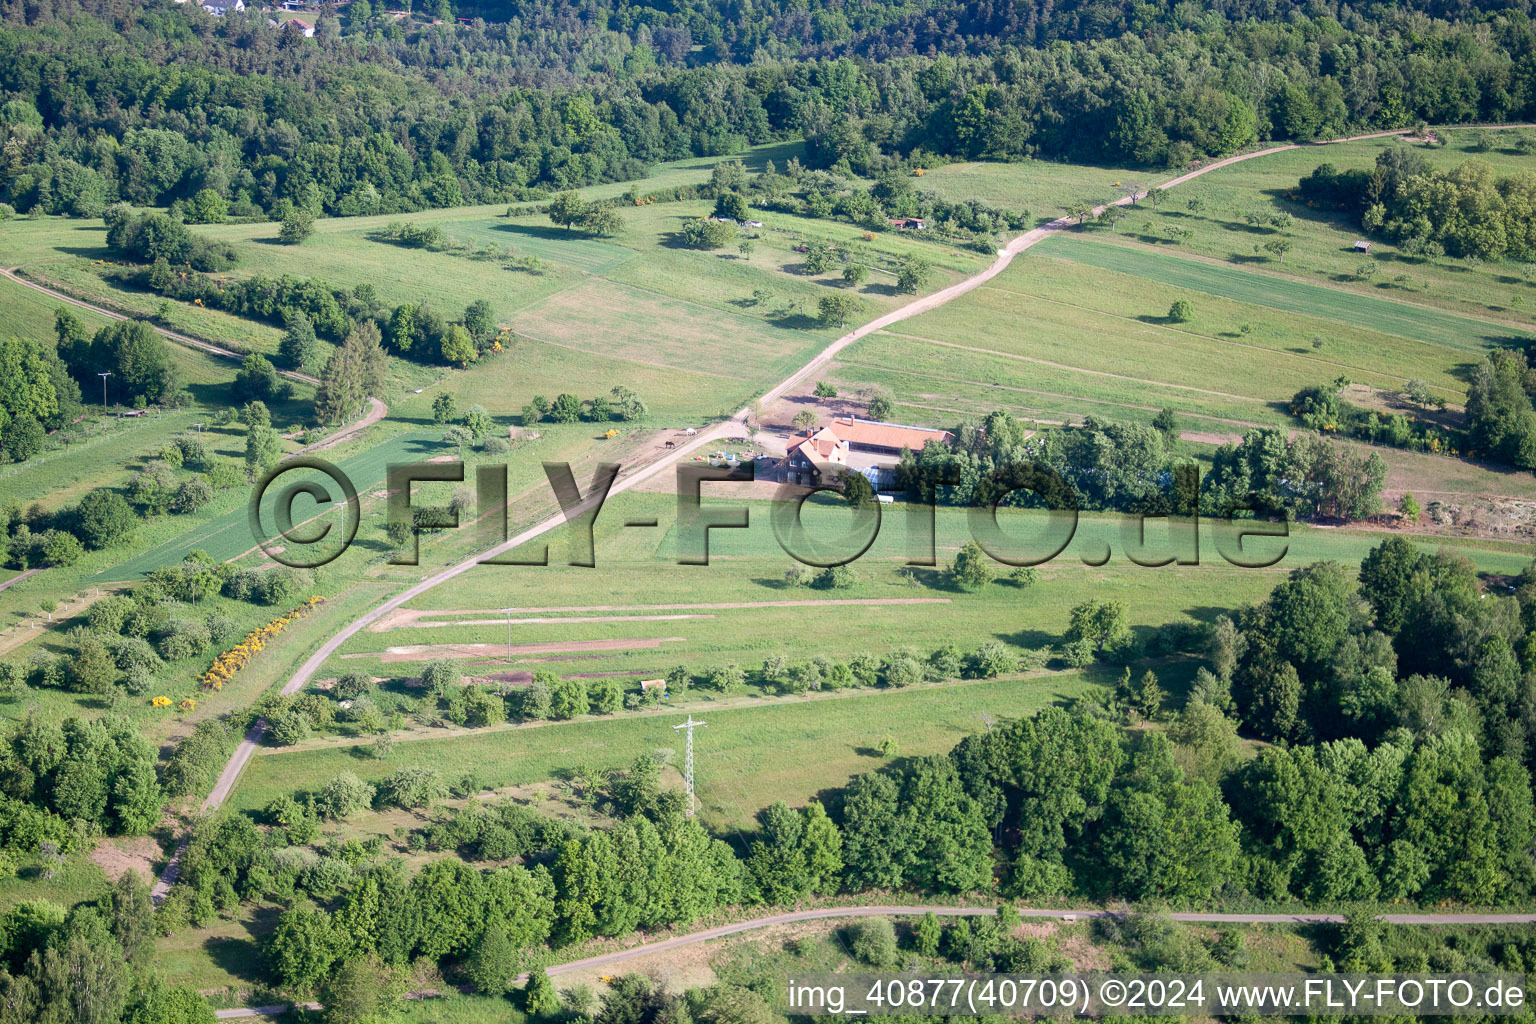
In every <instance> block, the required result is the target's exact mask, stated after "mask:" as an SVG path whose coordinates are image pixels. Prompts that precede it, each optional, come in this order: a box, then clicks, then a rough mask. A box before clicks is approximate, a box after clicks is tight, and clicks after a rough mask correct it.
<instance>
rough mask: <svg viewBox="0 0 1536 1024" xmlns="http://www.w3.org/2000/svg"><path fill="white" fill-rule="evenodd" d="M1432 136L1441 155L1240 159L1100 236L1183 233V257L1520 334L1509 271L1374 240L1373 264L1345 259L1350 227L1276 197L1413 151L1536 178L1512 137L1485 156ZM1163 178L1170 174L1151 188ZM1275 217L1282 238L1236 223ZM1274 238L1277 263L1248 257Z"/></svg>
mask: <svg viewBox="0 0 1536 1024" xmlns="http://www.w3.org/2000/svg"><path fill="white" fill-rule="evenodd" d="M1525 131H1526V132H1527V133H1529V132H1530V131H1531V129H1525ZM1440 135H1441V137H1442V138H1444V139H1445V140H1446V144H1445V145H1444V146H1438V147H1435V146H1424V145H1423V144H1422V143H1410V142H1402V141H1399V140H1396V139H1371V140H1367V141H1362V142H1349V143H1337V144H1332V145H1327V146H1302V147H1300V148H1298V149H1294V150H1289V151H1286V152H1284V153H1275V154H1272V155H1270V156H1263V157H1258V158H1256V159H1253V160H1245V161H1242V162H1240V163H1236V164H1232V165H1230V166H1227V167H1222V168H1218V169H1217V170H1214V171H1211V172H1210V173H1209V174H1206V175H1203V176H1201V177H1199V178H1197V179H1195V180H1193V181H1190V182H1187V183H1185V184H1183V185H1180V186H1178V187H1177V188H1175V189H1170V190H1169V192H1168V197H1167V199H1166V200H1165V201H1164V202H1162V203H1161V205H1160V206H1159V207H1158V208H1157V209H1156V210H1154V209H1153V208H1152V207H1151V205H1150V204H1149V203H1147V202H1145V201H1143V202H1141V203H1139V204H1137V206H1136V207H1135V209H1134V210H1133V211H1132V212H1131V213H1130V214H1129V215H1128V216H1127V217H1126V218H1125V219H1124V220H1123V221H1122V222H1121V225H1120V228H1119V231H1118V233H1116V234H1115V235H1111V234H1110V233H1109V232H1107V231H1100V232H1099V234H1100V236H1101V237H1102V238H1103V240H1105V241H1109V242H1113V243H1115V244H1119V245H1131V246H1157V247H1164V246H1172V245H1173V244H1174V235H1173V232H1174V231H1178V230H1188V231H1191V232H1192V233H1193V234H1192V236H1191V238H1190V240H1189V242H1188V243H1187V244H1185V245H1184V246H1183V248H1185V249H1187V250H1188V251H1189V252H1191V253H1194V254H1196V255H1199V256H1205V257H1209V258H1213V259H1218V260H1221V261H1223V262H1231V263H1237V264H1241V265H1243V266H1244V267H1245V268H1246V269H1248V270H1251V271H1258V272H1259V273H1261V274H1263V275H1265V276H1266V277H1269V276H1277V277H1290V278H1299V279H1302V280H1310V281H1316V282H1320V283H1326V284H1327V285H1329V286H1330V287H1335V288H1340V289H1343V290H1345V291H1349V292H1354V293H1357V294H1361V295H1375V296H1382V297H1387V298H1402V299H1405V300H1406V301H1408V302H1412V303H1415V304H1417V305H1421V306H1434V307H1438V308H1441V309H1446V310H1451V311H1454V312H1458V313H1466V314H1470V315H1473V316H1482V317H1489V318H1492V319H1495V320H1498V321H1503V322H1506V323H1508V324H1510V325H1512V326H1515V327H1518V328H1521V329H1523V330H1525V331H1527V332H1529V331H1530V329H1531V319H1532V318H1531V309H1532V306H1533V303H1536V280H1533V279H1532V276H1531V275H1529V274H1527V273H1526V272H1525V271H1524V269H1523V268H1522V267H1521V266H1519V265H1518V264H1515V263H1511V262H1505V263H1484V264H1479V265H1470V264H1468V263H1466V262H1464V261H1461V260H1456V259H1440V260H1434V261H1421V260H1417V259H1414V258H1411V257H1407V256H1404V255H1402V254H1401V253H1399V252H1397V251H1396V249H1395V247H1394V246H1392V245H1390V244H1387V243H1385V242H1384V241H1382V240H1381V239H1374V240H1373V245H1372V255H1371V257H1370V258H1369V259H1367V258H1366V257H1363V256H1362V255H1361V254H1359V253H1356V252H1355V251H1354V243H1355V241H1356V240H1357V239H1361V238H1364V237H1366V236H1365V235H1363V234H1362V233H1361V228H1360V225H1359V223H1358V221H1355V220H1353V219H1352V218H1351V217H1350V216H1349V215H1347V214H1344V213H1340V212H1336V211H1330V210H1315V209H1309V208H1308V207H1307V206H1306V205H1305V204H1302V203H1296V202H1292V201H1291V200H1289V199H1287V198H1285V193H1287V192H1288V191H1289V190H1291V189H1294V188H1295V187H1296V183H1297V182H1298V181H1299V180H1300V179H1301V178H1303V177H1304V176H1306V175H1308V174H1310V173H1311V172H1312V170H1313V169H1314V168H1315V167H1317V166H1318V165H1319V164H1324V163H1331V164H1333V165H1334V166H1335V167H1337V168H1339V169H1340V170H1345V169H1350V168H1370V167H1373V166H1375V162H1376V157H1377V154H1379V153H1380V152H1381V151H1382V150H1384V149H1386V148H1388V147H1391V146H1401V145H1409V146H1412V147H1413V148H1414V149H1415V150H1417V151H1418V152H1419V153H1421V154H1422V155H1423V156H1424V157H1425V159H1427V160H1428V161H1429V162H1430V164H1431V165H1432V166H1434V167H1435V168H1436V169H1438V170H1441V171H1449V170H1451V169H1453V168H1455V167H1456V166H1457V165H1459V164H1461V163H1463V162H1465V161H1467V160H1469V159H1477V160H1482V161H1485V162H1486V163H1488V164H1490V165H1491V166H1492V167H1493V168H1494V170H1495V172H1496V173H1498V174H1501V175H1508V174H1514V173H1517V172H1520V171H1530V170H1533V169H1536V157H1533V156H1526V155H1521V154H1519V153H1517V152H1516V151H1515V150H1514V148H1513V145H1514V141H1515V138H1516V133H1515V132H1501V133H1494V138H1495V139H1497V140H1498V141H1497V144H1496V145H1495V147H1494V148H1492V149H1490V150H1488V151H1486V152H1478V151H1476V150H1475V149H1474V148H1473V138H1474V135H1473V133H1471V132H1469V131H1464V130H1449V131H1445V130H1441V131H1440ZM1166 177H1171V175H1167V176H1164V177H1162V178H1158V179H1156V180H1166ZM1192 198H1198V199H1199V200H1200V201H1201V202H1202V203H1203V204H1204V209H1202V210H1200V211H1199V212H1194V211H1191V210H1190V209H1189V208H1188V204H1189V201H1190V199H1192ZM1281 211H1285V212H1289V213H1291V214H1292V215H1293V216H1294V217H1295V222H1294V224H1293V225H1292V227H1290V228H1289V229H1287V230H1286V231H1285V232H1283V233H1282V232H1278V231H1276V230H1274V229H1271V228H1268V227H1260V228H1255V227H1253V226H1250V225H1249V224H1248V223H1247V222H1246V220H1245V214H1247V213H1249V212H1263V213H1265V214H1269V213H1278V212H1281ZM1278 237H1284V238H1285V239H1287V240H1288V241H1290V242H1291V243H1292V245H1293V246H1294V248H1293V249H1292V250H1291V251H1290V252H1288V253H1286V254H1285V258H1284V261H1283V262H1280V261H1277V260H1275V259H1274V257H1272V256H1270V255H1268V254H1266V253H1263V252H1262V251H1260V252H1255V250H1254V247H1255V246H1256V245H1258V246H1262V245H1263V243H1265V242H1267V241H1269V240H1271V239H1273V238H1278ZM1367 262H1369V263H1373V264H1374V266H1375V273H1374V274H1373V275H1372V276H1371V277H1370V278H1368V279H1363V278H1361V277H1360V276H1359V275H1358V274H1357V270H1358V269H1359V268H1360V267H1361V265H1362V264H1365V263H1367ZM1517 295H1519V296H1523V297H1524V303H1523V305H1522V306H1520V307H1516V306H1515V305H1514V304H1513V303H1512V302H1511V300H1512V299H1513V298H1514V297H1515V296H1517Z"/></svg>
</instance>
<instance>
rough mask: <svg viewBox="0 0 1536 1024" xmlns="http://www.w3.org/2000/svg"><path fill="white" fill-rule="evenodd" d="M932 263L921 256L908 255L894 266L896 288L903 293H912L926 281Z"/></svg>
mask: <svg viewBox="0 0 1536 1024" xmlns="http://www.w3.org/2000/svg"><path fill="white" fill-rule="evenodd" d="M932 270H933V265H932V264H930V263H929V262H928V261H927V260H925V259H923V258H922V257H921V256H908V257H907V258H906V259H904V260H902V261H901V266H899V267H897V268H896V290H897V291H898V292H900V293H901V294H903V295H914V294H916V293H917V291H918V290H919V289H921V288H922V287H923V286H924V285H925V284H927V283H928V275H929V273H930V272H932Z"/></svg>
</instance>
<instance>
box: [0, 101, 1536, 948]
mask: <svg viewBox="0 0 1536 1024" xmlns="http://www.w3.org/2000/svg"><path fill="white" fill-rule="evenodd" d="M1479 127H1488V128H1503V127H1525V126H1523V125H1482V126H1479ZM1442 130H1444V129H1442ZM1408 132H1409V129H1396V130H1392V131H1381V132H1369V133H1366V134H1362V135H1353V136H1348V137H1345V138H1340V139H1331V140H1327V141H1323V142H1309V143H1289V144H1285V145H1280V146H1271V147H1269V148H1266V149H1261V150H1256V151H1254V152H1251V153H1241V154H1238V155H1235V156H1230V157H1226V158H1225V159H1222V160H1216V161H1213V162H1211V163H1209V164H1206V165H1204V166H1202V167H1199V168H1197V169H1195V170H1193V171H1188V172H1186V173H1184V174H1181V175H1178V176H1176V177H1174V178H1171V179H1169V180H1168V181H1165V182H1163V183H1161V184H1160V185H1156V186H1153V187H1154V188H1161V189H1168V188H1175V187H1177V186H1179V185H1182V184H1184V183H1185V182H1188V181H1192V180H1194V179H1196V178H1199V177H1201V176H1202V175H1205V174H1209V173H1210V172H1211V171H1214V170H1218V169H1220V168H1222V167H1229V166H1231V165H1232V164H1236V163H1241V162H1243V161H1245V160H1254V159H1257V158H1259V157H1264V156H1270V155H1272V154H1275V153H1283V152H1287V151H1289V150H1292V149H1300V148H1303V147H1309V146H1327V145H1330V144H1333V143H1338V142H1359V141H1363V140H1366V139H1378V138H1387V137H1390V136H1394V135H1406V134H1408ZM1146 194H1147V193H1146V192H1140V193H1132V194H1131V195H1128V196H1122V197H1121V198H1119V199H1116V200H1114V201H1113V202H1110V203H1105V204H1102V205H1099V206H1096V207H1094V208H1093V210H1092V215H1093V216H1097V215H1098V213H1099V212H1100V211H1102V210H1103V209H1105V208H1107V207H1109V206H1129V205H1133V204H1134V203H1135V202H1136V201H1137V200H1139V199H1141V198H1143V197H1144V196H1145V195H1146ZM1072 226H1073V224H1072V218H1071V217H1058V218H1056V219H1055V220H1053V221H1051V222H1050V223H1048V224H1043V225H1041V226H1040V227H1036V228H1032V229H1030V230H1029V231H1026V232H1024V233H1023V234H1021V235H1019V236H1017V237H1016V238H1014V239H1012V240H1011V241H1009V242H1008V244H1007V245H1006V246H1004V247H1003V248H1002V249H999V250H998V252H997V258H996V259H995V260H993V261H992V262H991V263H990V264H988V265H987V266H986V267H985V268H984V269H982V270H980V271H978V272H977V273H975V274H973V275H972V276H970V277H968V278H965V279H964V280H962V281H958V282H956V283H955V284H952V285H949V286H947V287H945V288H941V289H939V290H938V291H936V292H933V293H932V294H929V295H924V296H920V297H918V298H916V299H913V300H912V301H911V302H909V303H907V304H906V305H903V306H900V307H898V308H897V309H894V310H891V311H890V312H888V313H885V314H883V315H881V316H879V317H876V318H875V319H874V320H871V321H870V322H869V323H866V324H864V325H862V326H860V327H856V328H854V329H853V330H851V331H849V332H847V333H846V334H844V335H842V336H841V337H839V338H837V339H836V340H835V341H833V342H832V343H831V344H829V345H827V346H826V347H825V348H823V349H822V350H821V351H820V352H818V353H817V354H816V355H815V356H813V357H812V358H811V360H810V361H809V362H807V363H806V364H805V365H804V366H802V367H801V368H800V369H799V370H796V371H795V372H794V373H792V374H790V375H789V376H788V377H786V378H785V379H784V380H783V381H781V382H780V383H778V384H777V385H775V386H774V387H772V388H770V389H769V390H768V391H767V392H766V393H765V394H763V395H762V396H761V397H760V398H758V400H757V401H756V402H754V403H753V404H752V405H749V406H747V407H746V408H743V409H741V410H740V411H738V412H737V413H736V414H735V415H734V416H732V417H730V418H729V419H726V420H724V421H722V422H719V423H717V424H715V425H714V426H712V427H708V428H705V429H702V430H699V431H698V433H697V434H696V435H695V436H694V437H692V438H690V439H689V440H687V441H685V442H683V443H682V444H679V445H678V447H677V448H676V449H673V450H670V451H668V452H666V453H665V454H663V455H661V456H660V457H658V458H656V459H655V460H654V461H652V462H650V463H647V464H646V465H644V466H642V467H640V468H638V469H637V470H635V471H634V472H631V473H629V474H627V475H626V474H625V473H624V472H623V471H621V472H620V474H619V477H618V478H617V479H616V480H615V481H614V483H613V486H612V487H611V488H610V489H609V490H608V493H607V495H605V496H603V500H606V498H607V497H611V496H612V495H614V494H617V493H619V492H621V491H626V490H629V489H630V488H631V487H634V486H636V485H637V484H640V483H642V482H644V481H646V480H648V479H650V478H651V477H653V476H655V475H657V474H658V473H660V472H662V471H663V470H665V469H669V468H671V467H672V466H674V465H675V464H677V463H679V462H680V461H682V460H683V459H684V458H686V457H688V456H690V455H692V454H693V453H694V452H697V451H698V450H699V449H701V448H703V447H704V446H706V445H708V444H710V443H712V442H716V441H719V440H721V439H724V438H729V437H739V436H744V435H746V434H748V433H749V431H748V429H747V426H746V422H747V418H748V416H749V415H750V413H751V411H752V409H753V408H754V407H764V406H768V405H770V404H772V403H773V402H776V401H778V400H779V399H780V398H782V397H783V396H784V395H785V394H787V393H788V392H789V391H790V390H791V389H792V388H794V387H795V386H796V385H798V384H800V383H801V382H802V381H805V380H806V379H807V378H809V377H811V376H812V375H814V374H816V373H818V372H820V371H821V370H823V369H825V368H826V366H827V365H828V364H829V363H831V362H832V360H833V359H834V358H835V357H836V356H837V355H838V353H840V352H842V351H843V350H844V349H846V348H847V347H848V346H850V345H852V344H853V343H854V342H856V341H858V340H859V339H860V338H863V337H866V336H867V335H870V334H873V333H875V332H876V331H881V330H884V329H885V328H887V327H889V326H891V325H892V324H895V323H899V322H901V321H903V320H907V319H910V318H912V317H915V316H918V315H920V314H922V313H926V312H928V311H930V310H933V309H937V308H939V307H940V306H943V305H945V304H946V303H948V302H951V301H953V300H954V299H957V298H959V297H961V296H962V295H965V294H968V293H969V292H971V291H974V290H975V289H977V288H980V287H981V286H982V285H984V284H986V283H987V282H988V281H990V280H992V279H993V278H994V277H996V276H997V275H998V274H1001V273H1002V272H1003V271H1004V270H1006V269H1007V268H1008V265H1009V264H1010V263H1012V262H1013V258H1014V257H1015V256H1018V255H1019V254H1020V253H1023V252H1026V251H1027V250H1029V249H1031V248H1033V247H1034V246H1036V245H1039V244H1040V243H1041V242H1044V241H1046V240H1047V239H1049V238H1051V237H1053V236H1054V235H1056V234H1057V233H1059V232H1062V231H1065V230H1067V229H1068V228H1070V227H1072ZM0 273H3V274H4V275H5V276H6V277H9V278H11V279H13V280H16V281H19V282H21V283H22V284H25V285H27V287H30V288H36V289H39V290H41V291H44V292H47V293H49V294H52V295H56V296H58V297H59V298H61V299H64V300H66V301H69V302H72V303H75V304H76V305H80V306H84V307H85V308H88V309H95V310H96V311H97V312H101V313H104V314H105V315H108V316H113V317H117V318H119V319H125V318H124V317H122V316H121V314H116V313H111V312H109V311H106V310H101V309H99V308H98V307H95V306H91V305H90V304H88V303H83V302H80V301H79V300H77V299H73V298H70V297H69V296H67V295H65V294H63V293H61V292H55V291H53V290H52V289H48V288H43V287H42V286H40V285H36V284H34V283H32V282H29V281H26V280H25V279H23V278H20V277H17V276H16V275H15V273H14V272H13V271H11V270H0ZM162 333H165V332H162ZM174 337H175V338H176V340H178V341H183V342H184V343H188V344H192V345H193V346H194V347H197V348H204V349H206V350H210V351H219V352H220V353H221V354H230V355H233V353H227V351H226V350H220V349H218V347H217V346H210V345H208V344H207V343H206V342H198V341H196V340H195V339H191V338H186V337H185V336H184V335H178V336H174ZM599 504H600V503H599V502H598V501H595V500H593V499H587V500H585V501H583V502H581V503H580V504H578V505H576V506H574V507H572V508H570V509H569V510H563V511H562V512H560V513H557V514H555V515H552V516H550V517H549V518H547V519H545V520H544V521H542V522H540V523H538V524H536V525H534V526H532V527H530V528H528V529H526V530H524V531H522V532H521V533H519V534H517V535H516V536H514V537H512V538H510V539H508V540H506V541H503V542H502V543H500V544H498V545H496V546H495V547H493V548H490V549H489V550H487V551H484V552H481V553H480V554H477V555H472V556H470V557H469V558H466V559H464V560H462V561H460V562H458V563H455V564H454V565H451V566H448V567H447V568H445V569H441V570H439V571H438V572H435V573H433V574H432V575H431V576H428V577H427V578H426V579H424V580H422V581H421V582H420V583H417V584H414V585H412V586H410V587H407V588H406V589H405V590H403V591H401V592H400V593H398V594H396V595H395V596H393V597H391V598H388V599H386V600H384V601H382V602H380V603H379V604H377V605H375V606H374V607H373V608H371V609H369V610H368V611H366V612H364V613H363V614H362V615H359V616H358V617H357V618H355V619H353V620H352V621H351V622H350V623H348V624H347V625H346V626H343V627H342V628H341V629H340V630H338V631H337V632H336V633H335V635H333V636H332V637H331V638H330V639H328V640H327V641H326V642H325V643H323V644H321V645H320V647H319V648H318V649H317V650H316V651H315V652H314V653H313V654H311V655H310V656H309V657H308V658H306V659H304V661H303V663H302V664H300V665H299V667H298V669H296V670H295V671H294V673H293V675H292V676H291V677H290V678H289V679H288V681H287V682H286V683H284V684H283V687H282V691H281V692H282V693H283V694H284V695H287V694H292V693H296V692H297V691H298V690H299V689H300V688H301V687H303V686H304V684H305V683H307V682H309V681H310V680H311V679H312V678H314V675H315V673H316V672H318V671H319V670H320V668H321V666H322V665H324V664H325V662H326V661H327V660H328V659H329V658H330V657H331V656H332V655H333V654H335V653H336V652H337V651H338V650H340V648H341V645H342V644H344V643H346V641H347V640H349V639H351V638H352V637H353V636H355V635H356V634H357V633H358V632H360V631H361V630H363V629H365V628H367V627H368V626H369V625H371V624H372V623H374V622H377V621H378V620H379V619H380V618H382V617H383V616H385V615H388V614H389V613H391V612H393V611H394V610H395V609H397V608H401V607H403V606H404V605H405V604H406V603H407V602H409V601H411V600H413V599H415V598H417V597H419V596H421V595H422V594H425V593H426V592H428V591H429V590H432V589H433V588H435V587H438V586H440V585H441V584H443V583H446V582H448V581H449V580H453V579H456V578H457V577H459V576H461V575H463V574H464V573H466V572H468V571H469V570H471V569H473V568H474V567H475V566H476V565H479V564H481V563H482V562H483V561H485V560H486V559H489V558H494V557H496V556H498V555H501V554H505V553H507V552H509V551H512V550H514V549H516V548H518V547H521V546H522V545H524V544H526V543H528V542H529V541H531V540H535V539H537V538H538V537H540V536H543V535H544V534H546V533H548V532H550V531H551V530H553V529H555V528H556V527H558V526H560V525H562V524H564V523H566V522H569V521H570V520H572V519H577V518H580V517H581V516H582V515H585V514H586V513H587V512H588V511H590V510H591V509H592V508H593V507H594V506H598V505H599ZM265 729H266V723H265V722H264V721H262V720H260V719H258V720H257V721H256V723H255V724H253V725H252V726H251V731H250V732H249V733H247V735H246V737H245V739H243V740H242V741H241V742H240V745H239V746H238V747H237V748H236V750H235V753H234V755H233V756H232V757H231V758H230V760H229V762H228V763H227V764H226V765H225V767H224V771H223V773H222V774H220V776H219V781H218V783H217V784H216V785H215V786H214V790H213V792H212V793H210V794H209V796H208V799H207V800H205V801H204V802H203V809H204V811H211V810H214V809H215V808H217V807H218V806H219V805H220V804H221V803H223V801H224V799H225V798H226V797H227V796H228V795H229V792H230V791H231V790H232V789H233V788H234V785H235V782H236V781H237V780H238V779H239V776H240V772H241V770H242V769H244V767H245V765H246V763H247V762H248V761H249V760H250V758H251V755H252V754H253V753H254V752H255V748H256V744H257V743H259V742H260V740H261V737H262V734H263V733H264V732H265ZM186 843H187V840H186V839H185V838H183V839H182V841H181V843H180V845H179V846H178V847H177V850H176V854H175V855H174V856H173V857H172V858H171V861H170V863H168V864H167V865H166V867H165V870H164V872H162V873H161V876H160V878H159V880H158V881H157V882H156V883H155V886H154V890H153V896H154V899H155V901H156V902H157V903H158V902H159V901H160V900H162V899H164V898H165V895H166V894H167V893H168V892H169V891H170V887H171V885H172V884H174V882H175V880H176V877H177V874H178V873H179V870H180V856H181V853H182V851H183V850H184V849H185V848H186ZM807 913H811V912H807ZM807 919H809V918H807ZM1529 920H1531V921H1536V915H1532V916H1531V917H1530V918H1529Z"/></svg>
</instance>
